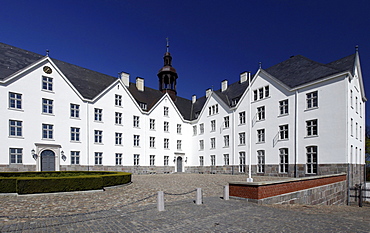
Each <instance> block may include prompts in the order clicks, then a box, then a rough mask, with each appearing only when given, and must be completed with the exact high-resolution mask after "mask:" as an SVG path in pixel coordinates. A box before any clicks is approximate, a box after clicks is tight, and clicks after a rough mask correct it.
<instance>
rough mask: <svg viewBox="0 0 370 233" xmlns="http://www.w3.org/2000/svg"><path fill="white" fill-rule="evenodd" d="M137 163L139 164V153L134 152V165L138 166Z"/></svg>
mask: <svg viewBox="0 0 370 233" xmlns="http://www.w3.org/2000/svg"><path fill="white" fill-rule="evenodd" d="M139 165H140V155H139V154H134V166H139Z"/></svg>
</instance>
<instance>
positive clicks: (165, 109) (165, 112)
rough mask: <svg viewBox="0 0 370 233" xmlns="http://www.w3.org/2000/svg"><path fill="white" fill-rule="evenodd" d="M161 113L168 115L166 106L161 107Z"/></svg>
mask: <svg viewBox="0 0 370 233" xmlns="http://www.w3.org/2000/svg"><path fill="white" fill-rule="evenodd" d="M163 115H164V116H168V107H163Z"/></svg>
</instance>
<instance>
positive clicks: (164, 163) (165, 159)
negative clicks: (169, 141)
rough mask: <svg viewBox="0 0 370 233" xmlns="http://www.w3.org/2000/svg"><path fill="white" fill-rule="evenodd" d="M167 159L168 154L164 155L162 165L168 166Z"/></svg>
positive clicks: (168, 157)
mask: <svg viewBox="0 0 370 233" xmlns="http://www.w3.org/2000/svg"><path fill="white" fill-rule="evenodd" d="M169 160H170V156H168V155H165V156H164V161H163V165H164V166H168V161H169Z"/></svg>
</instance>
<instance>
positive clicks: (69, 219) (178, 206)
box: [0, 174, 370, 232]
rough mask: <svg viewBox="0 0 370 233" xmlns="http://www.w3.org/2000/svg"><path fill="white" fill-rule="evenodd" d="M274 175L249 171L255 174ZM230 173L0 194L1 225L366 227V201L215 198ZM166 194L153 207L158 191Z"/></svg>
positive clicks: (75, 228) (12, 228)
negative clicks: (262, 202)
mask: <svg viewBox="0 0 370 233" xmlns="http://www.w3.org/2000/svg"><path fill="white" fill-rule="evenodd" d="M262 179H263V180H266V179H276V178H273V177H271V178H268V177H267V178H266V177H256V178H255V181H257V180H262ZM241 180H246V176H231V175H200V174H170V175H134V176H133V179H132V181H133V183H132V184H130V185H125V186H121V187H114V188H107V189H106V191H91V192H75V193H63V194H42V195H22V196H16V195H7V196H6V195H0V209H1V214H0V232H61V231H62V232H143V231H152V232H217V231H222V232H282V231H285V232H297V231H299V232H317V231H321V232H323V231H325V232H370V208H369V207H368V206H365V207H363V208H359V207H355V206H301V205H285V206H278V205H276V206H258V205H256V204H253V203H248V202H246V201H242V200H232V199H231V200H229V201H225V200H222V199H221V198H220V197H222V193H223V186H224V185H226V184H227V183H228V182H229V181H241ZM195 188H202V191H203V197H204V204H203V205H195V204H194V203H193V200H194V199H195V192H192V193H189V194H186V195H165V208H166V210H165V211H163V212H158V211H157V207H156V204H155V203H156V193H157V191H165V192H167V193H186V192H190V191H192V190H194V189H195Z"/></svg>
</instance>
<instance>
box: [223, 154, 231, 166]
mask: <svg viewBox="0 0 370 233" xmlns="http://www.w3.org/2000/svg"><path fill="white" fill-rule="evenodd" d="M229 164H230V159H229V154H224V165H225V166H227V165H229Z"/></svg>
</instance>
